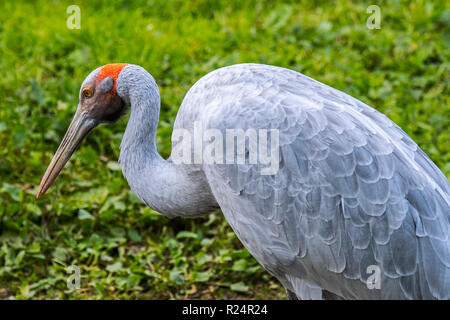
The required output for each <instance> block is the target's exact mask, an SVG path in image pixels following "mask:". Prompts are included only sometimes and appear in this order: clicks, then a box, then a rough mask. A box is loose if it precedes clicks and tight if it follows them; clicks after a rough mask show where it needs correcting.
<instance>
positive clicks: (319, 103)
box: [87, 64, 450, 299]
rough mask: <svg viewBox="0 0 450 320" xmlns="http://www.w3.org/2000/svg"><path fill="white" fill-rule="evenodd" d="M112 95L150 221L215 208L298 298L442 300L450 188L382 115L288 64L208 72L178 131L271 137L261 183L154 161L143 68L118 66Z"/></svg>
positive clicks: (449, 269) (245, 169) (237, 169)
mask: <svg viewBox="0 0 450 320" xmlns="http://www.w3.org/2000/svg"><path fill="white" fill-rule="evenodd" d="M94 72H95V71H94ZM88 79H89V77H88ZM88 79H87V80H88ZM88 82H89V81H88ZM117 94H118V95H119V96H120V97H121V98H122V99H123V100H124V102H125V103H126V104H127V105H130V107H131V114H130V119H129V122H128V125H127V129H126V131H125V134H124V138H123V141H122V144H121V153H120V163H121V167H122V170H123V173H124V175H125V177H126V179H127V181H128V182H129V185H130V187H131V189H132V190H133V191H134V192H135V193H136V195H137V196H138V197H139V198H140V199H141V200H143V201H144V202H145V203H146V204H147V205H149V206H150V207H152V208H153V209H155V210H156V211H158V212H160V213H162V214H165V215H167V216H169V217H174V216H180V217H195V216H198V215H203V214H207V213H210V212H212V211H213V210H215V209H217V208H219V207H220V209H221V210H222V212H223V214H224V216H225V218H226V220H227V221H228V222H229V224H230V226H231V227H232V228H233V230H234V231H235V233H236V234H237V236H238V238H239V239H240V240H241V242H242V243H243V244H244V246H245V247H246V248H247V249H248V250H249V252H250V253H251V254H252V255H253V256H254V257H255V258H256V260H258V261H259V262H260V263H261V264H262V265H263V266H264V268H265V269H266V270H268V271H269V272H270V273H271V274H273V275H274V276H275V277H277V278H278V279H279V281H280V282H281V283H282V284H283V286H284V287H285V288H286V289H287V290H288V292H291V294H292V293H293V294H294V295H295V296H297V297H298V298H301V299H311V298H312V299H320V298H323V297H324V296H327V297H334V298H344V299H433V298H435V299H450V237H449V234H450V184H449V182H448V180H447V179H446V177H445V176H444V175H443V174H442V172H441V171H440V170H439V169H438V168H437V167H436V166H435V165H434V163H433V162H432V161H431V160H430V159H429V158H428V157H427V156H426V154H425V153H423V151H422V150H420V148H419V147H418V146H417V145H416V144H415V143H414V142H413V141H412V140H411V139H410V138H409V137H408V135H407V134H406V133H405V132H403V131H402V130H401V129H400V128H399V127H398V126H397V125H395V124H394V123H393V122H392V121H390V120H389V119H388V118H387V117H385V116H384V115H382V114H381V113H379V112H378V111H376V110H374V109H372V108H371V107H369V106H367V105H365V104H364V103H362V102H361V101H359V100H357V99H355V98H353V97H351V96H349V95H347V94H344V93H342V92H340V91H338V90H336V89H333V88H331V87H328V86H326V85H324V84H322V83H320V82H318V81H315V80H313V79H311V78H309V77H306V76H304V75H302V74H300V73H298V72H295V71H292V70H288V69H284V68H279V67H273V66H267V65H260V64H240V65H234V66H229V67H225V68H221V69H218V70H216V71H213V72H211V73H209V74H208V75H206V76H204V77H203V78H201V79H200V80H199V81H198V82H197V83H196V84H195V85H194V86H193V87H192V88H191V89H190V90H189V92H188V93H187V94H186V96H185V98H184V100H183V103H182V105H181V107H180V110H179V112H178V115H177V118H176V120H175V124H174V131H175V130H186V131H187V132H190V133H192V134H194V130H195V128H194V124H195V123H200V125H201V127H202V129H204V130H208V129H214V130H217V131H218V132H221V133H222V134H223V136H225V135H226V132H227V130H228V129H243V130H244V131H246V130H248V129H256V130H260V129H265V130H277V131H278V132H279V152H280V157H279V163H278V167H279V168H278V171H277V172H276V173H275V174H269V175H264V174H261V168H262V166H263V165H262V164H258V163H257V164H249V163H248V162H247V163H245V164H237V163H236V162H234V163H227V164H206V163H196V164H177V163H175V161H174V160H173V156H171V157H170V158H169V159H167V160H164V159H163V158H162V157H161V156H159V154H158V153H157V150H156V145H155V135H156V128H157V123H158V117H159V104H160V98H159V92H158V88H157V86H156V83H155V82H154V80H153V78H152V77H151V76H150V74H148V73H147V72H146V71H145V70H144V69H142V68H141V67H138V66H134V65H127V66H125V67H124V68H123V69H122V70H121V72H120V74H119V75H118V78H117ZM183 141H184V140H183ZM183 141H182V142H180V141H179V140H177V139H175V137H173V141H172V143H173V146H176V145H177V144H178V143H184V142H183ZM190 148H192V150H191V151H192V152H193V153H195V152H196V151H195V150H194V149H195V148H194V147H193V146H190ZM245 151H246V153H245V154H246V160H248V151H249V150H248V146H247V145H246V150H245ZM371 276H372V277H371ZM368 280H369V281H373V282H374V286H370V285H368V284H367V281H368Z"/></svg>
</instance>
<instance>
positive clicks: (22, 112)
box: [0, 0, 450, 299]
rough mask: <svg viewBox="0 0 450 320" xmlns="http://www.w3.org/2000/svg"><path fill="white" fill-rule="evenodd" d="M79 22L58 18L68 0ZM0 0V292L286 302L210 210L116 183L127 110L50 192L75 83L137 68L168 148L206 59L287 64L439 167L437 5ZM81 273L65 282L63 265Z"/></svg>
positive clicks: (445, 161) (443, 60)
mask: <svg viewBox="0 0 450 320" xmlns="http://www.w3.org/2000/svg"><path fill="white" fill-rule="evenodd" d="M72 4H76V5H79V6H80V9H81V29H80V30H71V29H68V28H67V27H66V20H67V18H68V16H69V15H68V14H67V13H66V9H67V7H68V6H69V5H72ZM371 4H374V3H373V2H372V1H371V2H365V1H360V2H357V3H352V2H350V1H338V2H334V1H298V0H297V1H247V0H246V1H243V0H240V1H230V0H222V1H216V0H214V1H213V0H195V1H187V0H175V1H156V0H142V1H125V0H122V1H110V0H109V1H6V0H2V1H1V2H0V142H1V148H0V299H10V298H16V299H29V298H33V299H39V298H68V299H72V298H85V299H91V298H94V299H97V298H123V299H136V298H137V299H158V298H161V299H166V298H207V299H209V298H216V299H226V298H267V299H280V298H283V299H284V298H285V294H284V290H283V289H282V288H281V286H280V285H279V284H278V283H277V281H276V280H275V279H274V278H273V277H271V276H270V275H269V274H268V273H266V272H265V271H264V270H263V269H262V268H261V267H260V266H259V265H258V263H257V262H256V261H255V260H254V259H253V258H252V257H251V256H250V255H249V253H248V252H247V251H246V250H245V249H244V248H243V247H242V245H241V244H240V242H239V241H238V240H237V238H236V236H235V235H234V233H233V232H232V230H231V228H230V227H229V226H228V224H227V223H226V221H225V220H224V218H223V216H222V215H221V213H220V212H218V213H215V214H211V215H210V216H209V217H206V218H201V219H196V220H182V219H174V220H168V219H166V218H165V217H163V216H161V215H159V214H157V213H155V212H154V211H152V210H150V209H149V208H147V207H145V205H143V204H142V203H140V202H139V201H138V199H137V198H136V197H135V196H134V195H133V194H132V193H131V192H130V191H129V188H128V185H127V183H126V181H125V179H124V178H123V176H122V173H121V171H120V167H119V165H118V163H117V159H118V156H119V145H120V141H121V137H122V134H123V132H124V129H125V125H126V121H127V117H124V119H122V120H121V121H120V122H119V123H117V124H114V125H109V126H101V127H100V128H97V129H96V130H95V131H94V133H93V134H91V135H90V136H89V137H88V139H87V140H86V141H85V142H84V143H83V144H82V145H81V147H80V150H79V151H78V152H76V153H75V155H74V157H73V158H72V160H71V161H70V162H69V164H68V166H67V167H66V168H65V169H64V170H63V171H62V174H61V176H60V177H59V179H58V180H57V181H56V183H55V185H54V186H53V187H52V188H51V189H50V191H49V193H48V194H47V195H46V196H44V197H43V198H42V199H40V200H39V201H37V200H36V199H35V194H36V190H37V187H38V184H39V182H40V179H41V177H42V175H43V173H44V171H45V169H46V167H47V165H48V163H49V161H50V159H51V156H52V155H53V153H54V151H55V150H56V148H57V146H58V144H59V142H60V140H61V138H62V136H63V134H64V132H65V130H66V128H67V126H68V124H69V122H70V119H71V118H72V115H73V113H74V110H75V106H76V104H77V95H78V90H79V86H80V84H81V82H82V81H83V79H84V78H85V76H86V75H87V74H88V73H89V72H90V71H91V70H93V69H94V68H96V67H98V66H100V65H103V64H107V63H112V62H128V63H134V64H139V65H141V66H143V67H144V68H146V69H147V70H148V71H149V72H150V73H152V75H153V76H154V77H155V79H156V81H157V83H158V85H159V88H160V91H161V97H162V110H161V119H160V125H159V129H158V138H157V139H158V141H157V143H158V148H159V150H160V152H161V154H162V155H163V156H164V157H167V156H168V155H169V154H170V150H171V144H170V135H171V131H172V124H173V121H174V119H175V116H176V113H177V111H178V106H179V105H180V103H181V101H182V99H183V96H184V94H185V93H186V92H187V90H188V89H189V88H190V87H191V86H192V85H193V84H194V83H195V81H196V80H198V79H199V78H200V77H201V76H202V75H204V74H206V73H207V72H209V71H211V70H214V69H216V68H219V67H222V66H226V65H230V64H234V63H240V62H259V63H266V64H273V65H278V66H283V67H288V68H291V69H294V70H297V71H300V72H302V73H304V74H306V75H308V76H311V77H313V78H315V79H317V80H319V81H322V82H324V83H326V84H328V85H331V86H333V87H335V88H338V89H340V90H342V91H344V92H346V93H349V94H350V95H352V96H354V97H356V98H358V99H360V100H362V101H364V102H366V103H368V104H369V105H371V106H373V107H375V108H377V109H378V110H379V111H381V112H383V113H384V114H386V115H387V116H388V117H390V118H391V119H392V120H393V121H395V122H396V123H397V124H398V125H400V126H401V127H402V128H403V129H404V130H405V131H406V132H407V133H408V134H409V135H410V136H411V137H412V138H413V139H414V140H415V141H416V142H417V143H418V144H419V145H420V146H421V147H422V149H423V150H424V151H425V152H426V153H427V154H428V155H429V156H430V157H431V158H432V160H433V161H434V162H435V163H436V164H437V165H438V166H439V167H440V168H441V169H442V170H443V171H444V173H445V174H446V175H447V177H449V176H450V130H449V124H450V107H449V68H450V65H449V44H450V32H449V26H450V10H449V2H448V1H384V2H381V1H377V3H375V4H377V5H379V7H380V9H381V29H379V30H376V29H375V30H370V29H368V28H367V26H366V20H367V19H368V17H369V16H370V14H368V13H367V12H366V9H367V7H368V6H369V5H371ZM69 265H77V266H79V267H80V269H81V289H79V290H69V289H68V288H67V286H66V280H67V277H68V276H69V274H68V273H67V271H66V267H67V266H69Z"/></svg>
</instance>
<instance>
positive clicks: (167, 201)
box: [117, 65, 217, 217]
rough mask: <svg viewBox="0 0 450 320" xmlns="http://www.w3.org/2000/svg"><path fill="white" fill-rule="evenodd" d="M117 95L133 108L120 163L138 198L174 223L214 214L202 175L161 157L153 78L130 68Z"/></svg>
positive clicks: (121, 78) (120, 81) (119, 83)
mask: <svg viewBox="0 0 450 320" xmlns="http://www.w3.org/2000/svg"><path fill="white" fill-rule="evenodd" d="M117 93H118V94H119V96H120V97H121V98H122V99H123V100H124V101H125V102H126V103H127V104H128V105H129V106H130V108H131V111H130V118H129V120H128V124H127V128H126V130H125V133H124V135H123V139H122V143H121V145H120V158H119V161H120V164H121V167H122V172H123V174H124V176H125V178H126V179H127V181H128V184H129V185H130V188H131V189H132V190H133V192H134V193H135V194H136V195H137V196H138V197H139V198H140V199H141V200H142V201H143V202H145V203H146V204H147V205H148V206H149V207H151V208H152V209H154V210H156V211H158V212H160V213H162V214H164V215H166V216H169V217H174V216H189V217H192V216H199V215H203V214H206V213H209V212H211V211H213V210H215V209H216V208H217V203H216V201H215V199H214V197H213V196H212V194H211V191H210V188H209V185H208V183H207V181H206V178H205V176H204V174H203V172H202V171H201V170H198V168H195V167H193V166H189V165H175V164H174V163H173V162H172V161H170V160H164V159H163V158H162V157H161V156H160V155H159V153H158V151H157V148H156V142H155V138H156V129H157V126H158V120H159V110H160V96H159V90H158V86H157V85H156V82H155V80H154V79H153V77H152V76H151V75H150V74H149V73H148V72H147V71H146V70H145V69H143V68H142V67H139V66H136V65H128V66H126V67H124V68H123V69H122V71H121V72H120V74H119V77H118V80H117Z"/></svg>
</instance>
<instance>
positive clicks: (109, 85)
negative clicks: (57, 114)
mask: <svg viewBox="0 0 450 320" xmlns="http://www.w3.org/2000/svg"><path fill="white" fill-rule="evenodd" d="M125 66H127V64H125V63H116V64H108V65H105V66H103V67H100V68H97V69H95V70H94V71H92V72H91V73H90V74H89V75H88V76H87V77H86V79H85V80H84V81H83V84H82V85H81V89H80V94H79V103H78V107H77V110H76V112H75V116H74V117H73V120H72V122H71V124H70V126H69V128H68V129H67V132H66V134H65V136H64V138H63V140H62V142H61V144H60V145H59V148H58V150H57V151H56V153H55V155H54V156H53V159H52V161H51V162H50V165H49V166H48V168H47V170H46V172H45V174H44V177H43V178H42V181H41V184H40V186H39V189H38V192H37V196H36V197H37V198H40V197H41V196H42V195H43V194H44V193H45V192H46V191H47V190H48V188H49V187H50V186H51V184H52V183H53V181H55V179H56V177H57V176H58V174H59V173H60V171H61V170H62V168H63V167H64V165H65V164H66V163H67V161H68V160H69V159H70V157H71V156H72V154H73V152H74V151H75V149H76V148H77V147H78V145H79V144H80V143H81V141H83V139H84V138H85V137H86V136H87V135H88V134H89V132H90V131H91V130H92V129H94V128H95V127H96V126H97V125H98V124H100V123H111V122H115V121H117V120H119V118H120V117H121V116H122V115H123V114H124V112H125V110H126V105H127V104H126V103H125V101H124V100H123V99H122V98H121V97H120V95H119V94H118V93H117V82H118V79H119V74H120V72H121V71H122V69H123V68H124V67H125Z"/></svg>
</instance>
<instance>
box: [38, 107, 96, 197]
mask: <svg viewBox="0 0 450 320" xmlns="http://www.w3.org/2000/svg"><path fill="white" fill-rule="evenodd" d="M97 124H98V122H97V121H96V120H94V119H92V118H89V117H88V116H87V113H86V112H85V111H80V108H78V109H77V111H76V113H75V116H74V117H73V120H72V122H71V123H70V126H69V129H67V132H66V134H65V136H64V138H63V140H62V141H61V144H60V145H59V147H58V150H56V153H55V155H54V156H53V159H52V161H51V162H50V165H49V166H48V168H47V171H45V174H44V177H43V178H42V181H41V184H40V186H39V190H38V192H37V195H36V198H37V199H39V198H40V197H41V196H42V195H43V194H44V193H45V192H46V191H47V190H48V188H50V186H51V185H52V183H53V181H55V179H56V177H57V176H58V174H59V173H60V172H61V170H62V168H64V166H65V165H66V163H67V161H69V159H70V157H71V156H72V154H73V153H74V151H75V149H76V148H77V147H78V146H79V145H80V143H81V141H83V139H84V138H86V136H87V135H88V134H89V132H90V131H91V130H92V129H94V128H95V127H96V126H97Z"/></svg>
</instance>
